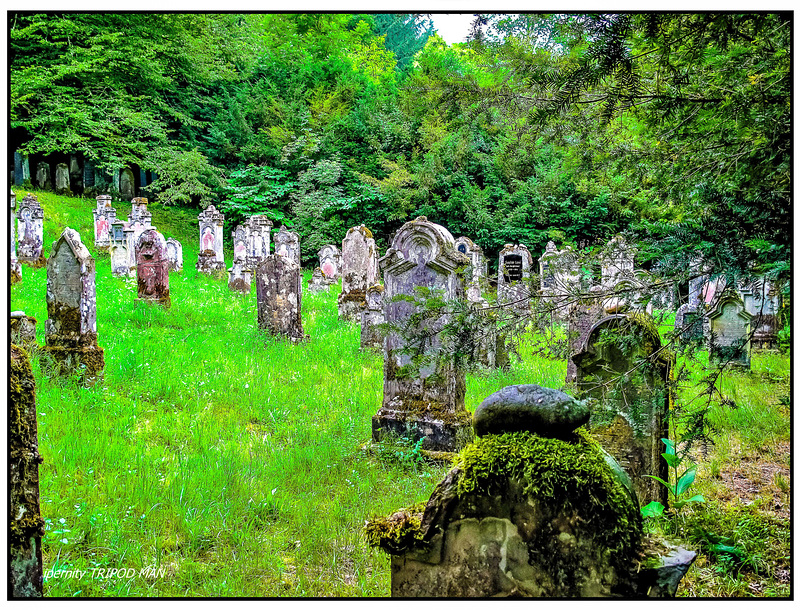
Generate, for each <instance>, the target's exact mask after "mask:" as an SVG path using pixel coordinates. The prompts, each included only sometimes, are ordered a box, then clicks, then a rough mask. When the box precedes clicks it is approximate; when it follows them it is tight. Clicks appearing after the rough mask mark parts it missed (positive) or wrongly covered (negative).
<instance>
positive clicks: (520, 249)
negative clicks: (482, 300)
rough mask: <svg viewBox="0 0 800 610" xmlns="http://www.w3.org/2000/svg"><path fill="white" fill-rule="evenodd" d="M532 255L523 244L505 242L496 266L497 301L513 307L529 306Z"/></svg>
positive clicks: (521, 309)
mask: <svg viewBox="0 0 800 610" xmlns="http://www.w3.org/2000/svg"><path fill="white" fill-rule="evenodd" d="M532 266H533V257H532V256H531V253H530V251H529V250H528V248H527V246H525V245H523V244H518V245H514V244H506V245H505V246H504V247H503V249H502V250H501V251H500V258H499V261H498V267H497V301H498V302H499V303H508V304H510V306H511V307H512V308H514V309H518V310H520V311H529V310H530V308H531V303H530V297H531V294H532V292H533V291H532V289H531V278H530V276H531V267H532Z"/></svg>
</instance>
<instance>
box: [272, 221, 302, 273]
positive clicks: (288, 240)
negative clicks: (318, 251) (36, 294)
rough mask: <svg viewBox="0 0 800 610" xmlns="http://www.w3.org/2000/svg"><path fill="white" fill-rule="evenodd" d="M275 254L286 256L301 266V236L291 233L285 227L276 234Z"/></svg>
mask: <svg viewBox="0 0 800 610" xmlns="http://www.w3.org/2000/svg"><path fill="white" fill-rule="evenodd" d="M275 254H277V255H278V256H285V257H287V258H288V259H289V260H291V261H292V262H294V263H295V264H296V265H297V266H298V267H299V266H300V235H298V234H297V233H295V232H294V231H289V230H287V229H286V227H285V226H281V228H280V230H279V231H278V232H277V233H275Z"/></svg>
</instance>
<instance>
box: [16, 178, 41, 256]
mask: <svg viewBox="0 0 800 610" xmlns="http://www.w3.org/2000/svg"><path fill="white" fill-rule="evenodd" d="M17 238H18V239H19V244H18V251H17V256H18V258H19V261H20V262H22V263H26V264H28V265H32V266H33V267H43V266H44V265H46V264H47V260H46V259H45V258H44V256H43V254H42V249H43V246H44V210H42V206H41V205H40V204H39V200H38V199H36V195H31V194H30V193H28V194H27V195H26V196H25V198H24V199H23V200H22V202H21V203H20V204H19V206H18V210H17Z"/></svg>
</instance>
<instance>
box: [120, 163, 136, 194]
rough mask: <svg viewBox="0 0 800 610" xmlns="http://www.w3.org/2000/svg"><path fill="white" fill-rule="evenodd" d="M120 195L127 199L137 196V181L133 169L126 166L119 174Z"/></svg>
mask: <svg viewBox="0 0 800 610" xmlns="http://www.w3.org/2000/svg"><path fill="white" fill-rule="evenodd" d="M119 196H120V197H121V198H122V199H124V200H125V201H130V200H131V199H133V198H134V197H136V182H135V178H134V176H133V171H132V170H131V169H130V168H128V167H126V168H125V169H123V170H122V171H121V172H120V174H119Z"/></svg>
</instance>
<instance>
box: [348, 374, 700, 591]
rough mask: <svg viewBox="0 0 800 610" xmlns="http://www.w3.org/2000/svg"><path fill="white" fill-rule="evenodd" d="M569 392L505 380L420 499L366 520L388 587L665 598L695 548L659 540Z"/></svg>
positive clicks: (367, 529) (487, 401)
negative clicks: (648, 531)
mask: <svg viewBox="0 0 800 610" xmlns="http://www.w3.org/2000/svg"><path fill="white" fill-rule="evenodd" d="M587 417H588V412H587V410H586V407H585V406H584V405H582V404H581V403H579V402H577V401H575V400H574V399H573V398H572V397H570V396H568V395H566V394H564V393H562V392H559V391H557V390H551V389H548V388H542V387H540V386H536V385H519V386H509V387H506V388H503V389H502V390H500V391H499V392H496V393H495V394H493V395H491V396H489V397H488V398H486V400H484V401H483V402H482V403H481V405H480V406H479V407H478V409H477V410H476V412H475V417H474V424H475V433H476V435H477V436H478V437H479V438H478V439H477V440H476V441H475V442H474V443H472V444H470V445H468V446H467V447H465V448H464V449H463V450H462V452H461V454H460V455H459V458H458V459H459V462H458V465H456V466H454V467H453V468H452V469H451V470H450V471H449V472H448V473H447V475H446V476H445V477H444V479H443V480H442V481H441V482H440V483H439V484H438V485H437V486H436V488H435V489H434V490H433V493H432V494H431V496H430V498H429V499H428V500H427V502H425V503H419V504H416V505H412V506H411V507H408V508H403V509H400V510H398V511H397V512H395V513H393V514H392V515H390V516H388V517H384V518H376V519H372V520H370V521H368V522H367V524H366V526H365V528H364V530H365V534H366V537H367V541H368V543H369V544H370V545H371V546H377V547H379V548H381V549H382V550H384V551H386V552H387V553H389V554H390V555H391V570H390V572H391V595H392V597H405V598H409V597H452V598H468V597H472V598H475V597H477V598H488V597H553V598H564V597H570V598H577V597H589V598H596V597H620V596H621V597H629V598H633V597H647V596H653V597H672V596H674V595H675V593H676V590H677V586H678V582H679V581H680V579H681V578H682V577H683V575H684V574H685V573H686V571H687V570H688V569H689V567H690V565H691V563H692V562H693V561H694V559H695V557H696V554H695V553H693V552H691V551H686V550H685V549H679V548H676V547H672V546H669V547H667V554H666V556H665V555H662V554H659V553H658V551H653V550H651V549H654V548H658V546H659V545H658V542H660V541H657V540H651V539H648V537H646V536H645V534H644V531H643V527H642V518H641V515H640V513H639V504H638V502H637V500H636V496H635V494H634V493H633V490H632V487H631V484H630V480H629V479H628V478H627V477H626V476H625V474H624V472H622V471H621V469H620V466H619V464H617V463H616V461H615V460H614V459H613V458H612V457H611V456H609V455H608V454H607V453H606V452H604V451H603V450H602V449H601V448H600V447H598V446H597V444H596V443H594V442H593V441H592V440H591V438H590V437H589V435H588V434H587V433H586V432H585V431H584V430H576V428H577V426H579V425H580V422H581V421H585V419H586V418H587Z"/></svg>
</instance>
